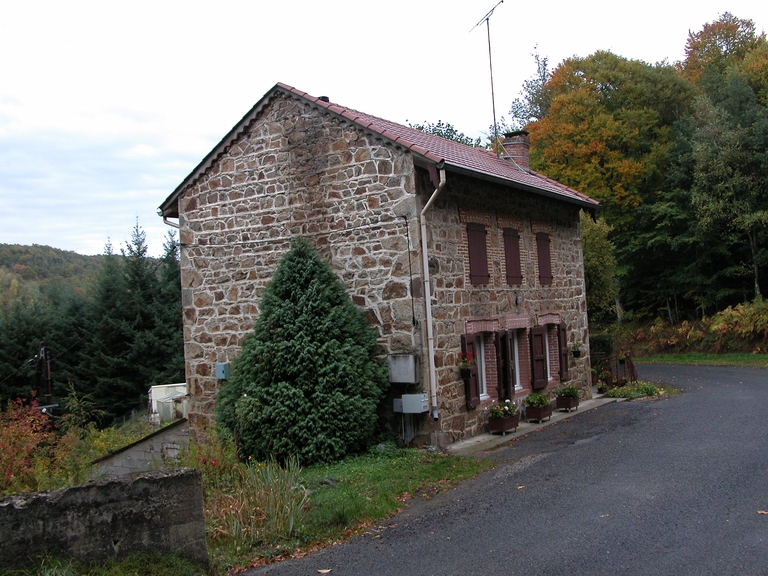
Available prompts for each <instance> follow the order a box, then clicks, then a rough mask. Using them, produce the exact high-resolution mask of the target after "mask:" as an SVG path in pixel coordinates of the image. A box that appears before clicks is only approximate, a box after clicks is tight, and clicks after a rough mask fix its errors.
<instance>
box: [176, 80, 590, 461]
mask: <svg viewBox="0 0 768 576" xmlns="http://www.w3.org/2000/svg"><path fill="white" fill-rule="evenodd" d="M504 146H505V151H506V153H505V154H504V155H502V156H497V155H496V154H495V153H494V152H491V151H488V150H485V149H481V148H472V147H469V146H465V145H463V144H459V143H457V142H453V141H449V140H445V139H443V138H440V137H439V136H435V135H432V134H426V133H423V132H420V131H418V130H414V129H412V128H408V127H405V126H401V125H399V124H396V123H393V122H389V121H387V120H383V119H380V118H376V117H374V116H370V115H368V114H364V113H361V112H357V111H355V110H352V109H349V108H345V107H342V106H339V105H336V104H333V103H331V102H330V101H329V100H328V99H327V98H315V97H312V96H310V95H308V94H306V93H304V92H301V91H299V90H296V89H295V88H292V87H290V86H286V85H284V84H277V85H275V87H273V88H272V89H271V90H270V91H269V92H267V93H266V94H265V95H264V96H263V97H262V98H261V99H260V100H259V101H258V102H257V103H256V105H255V106H254V107H253V108H252V109H251V110H250V111H249V112H248V113H247V114H246V115H245V116H244V117H243V119H242V120H241V121H240V122H239V123H238V124H237V125H236V126H235V127H234V128H233V129H232V130H231V131H230V132H229V134H227V135H226V136H225V137H224V138H223V139H222V141H221V142H220V143H219V144H218V145H217V146H216V147H215V148H214V149H213V150H212V151H211V152H210V153H209V154H208V155H207V156H206V157H205V158H204V159H203V160H202V161H201V163H200V164H199V165H198V166H197V167H196V168H195V169H194V170H193V171H192V173H191V174H190V175H189V176H187V178H186V179H185V180H184V181H183V182H182V183H181V184H180V185H179V186H178V187H177V188H176V190H175V191H174V192H173V193H172V194H171V195H170V196H169V197H168V198H167V199H166V200H165V201H164V202H163V204H162V206H161V213H162V215H163V217H164V219H165V220H166V221H167V222H169V220H168V219H176V218H178V226H179V227H180V241H181V268H182V271H181V274H182V305H183V315H184V340H185V361H186V375H187V386H188V389H189V393H190V406H189V421H190V427H191V433H192V434H193V435H196V434H198V433H199V432H201V431H203V430H204V429H205V427H206V426H208V425H210V424H212V422H213V415H214V405H215V399H216V393H217V391H218V389H219V387H220V385H221V379H220V378H222V377H226V371H225V370H224V369H223V368H222V367H223V366H226V364H227V363H228V362H230V361H231V360H232V359H233V358H234V357H236V356H237V354H238V353H239V352H240V346H241V341H242V339H243V337H244V336H245V335H246V334H247V333H249V332H250V331H251V330H252V328H253V325H254V322H255V319H256V318H257V316H258V314H259V310H258V305H259V302H260V300H261V296H262V294H263V293H264V289H265V286H266V284H267V282H268V281H269V280H270V278H271V276H272V274H273V272H274V270H275V268H276V266H277V263H278V261H279V260H280V258H281V257H282V255H283V254H285V253H286V252H287V251H288V249H289V247H290V244H291V241H292V240H293V239H294V238H295V237H303V238H306V239H307V241H308V242H309V243H310V244H311V245H312V246H314V247H315V248H316V249H317V250H318V251H319V252H320V254H321V255H322V257H323V258H324V259H325V260H326V261H327V262H328V263H329V264H330V265H331V267H332V269H333V270H334V272H335V273H336V274H337V275H338V276H339V277H340V278H341V280H342V281H343V283H344V286H345V288H346V289H347V291H348V293H349V294H350V295H351V297H352V300H353V302H354V303H355V304H356V305H357V306H358V307H359V308H360V309H361V310H362V311H363V312H364V314H365V316H366V318H367V321H368V323H369V324H371V325H372V326H374V327H375V328H376V330H377V332H378V342H379V346H380V349H381V353H382V354H386V355H389V356H390V358H391V359H398V360H402V359H403V358H405V359H406V360H407V361H406V363H405V366H406V369H405V370H400V369H398V370H393V371H391V375H392V379H393V383H392V390H393V391H394V392H395V393H396V396H397V397H398V399H399V397H400V396H401V395H402V394H406V395H409V396H410V395H412V394H414V393H416V394H418V395H419V396H418V397H417V399H419V400H421V398H423V395H424V394H426V400H424V401H423V402H422V401H419V402H417V403H416V404H417V406H418V407H417V409H415V410H413V411H411V412H410V413H409V414H408V416H407V418H406V417H403V418H402V419H401V418H398V417H395V418H393V419H392V424H393V426H395V427H398V428H399V433H401V434H403V435H404V437H405V438H406V439H407V440H410V439H411V437H413V439H414V442H416V443H431V444H434V445H440V446H445V445H447V444H450V443H452V442H455V441H457V440H460V439H462V438H465V437H469V436H473V435H476V434H478V433H481V432H483V431H485V430H487V427H488V423H487V421H488V415H487V410H485V408H488V407H490V406H491V404H493V403H494V402H497V401H499V400H506V399H511V400H513V401H516V402H518V403H519V402H520V401H521V400H522V399H523V398H524V397H525V396H526V395H527V394H529V393H530V392H532V391H544V392H549V391H552V390H554V389H557V388H559V387H560V386H561V385H563V384H564V383H566V382H567V383H569V384H573V385H575V386H577V387H580V388H582V389H583V395H584V396H588V395H589V394H590V390H591V388H590V385H589V381H590V379H589V376H590V373H589V330H588V324H587V310H586V298H585V286H584V271H583V263H582V262H583V253H582V246H581V237H580V230H579V211H580V210H587V211H590V212H594V211H595V210H597V209H599V204H598V203H597V202H596V201H594V200H592V199H591V198H589V197H587V196H585V195H583V194H580V193H579V192H577V191H575V190H573V189H570V188H568V187H566V186H563V185H561V184H559V183H557V182H555V181H553V180H550V179H547V178H546V177H544V176H542V175H540V174H537V173H535V172H533V171H531V170H530V169H529V167H528V162H527V157H528V156H527V152H528V141H527V134H525V133H524V132H520V133H516V134H512V135H509V137H507V138H506V139H505V143H504ZM170 222H171V223H173V222H172V221H170ZM575 343H582V346H581V355H580V356H579V357H578V358H575V357H574V356H573V355H572V354H570V353H569V351H570V350H571V348H572V347H573V345H574V344H575ZM467 353H470V354H471V355H472V356H473V358H475V359H476V361H475V363H474V365H473V366H472V369H471V371H470V374H469V376H468V377H467V378H466V379H463V378H462V377H461V375H460V372H459V363H460V357H461V355H462V354H467ZM409 360H410V361H409ZM394 365H398V366H400V364H398V363H395V364H394ZM410 404H411V402H410V398H409V402H406V401H405V398H403V399H402V400H401V402H400V405H399V406H400V409H403V406H405V405H410ZM419 407H421V408H419ZM424 409H426V410H425V411H422V410H424Z"/></svg>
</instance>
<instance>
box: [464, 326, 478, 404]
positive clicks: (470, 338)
mask: <svg viewBox="0 0 768 576" xmlns="http://www.w3.org/2000/svg"><path fill="white" fill-rule="evenodd" d="M477 336H478V335H477V334H462V335H461V351H462V352H464V354H471V355H472V358H475V359H477V355H476V354H475V350H476V348H475V338H476V337H477ZM479 336H480V337H482V334H479ZM464 396H465V397H466V402H467V410H472V409H474V408H475V407H476V406H478V405H479V404H480V385H479V383H478V381H477V363H475V365H474V366H472V372H471V376H470V377H469V380H465V381H464Z"/></svg>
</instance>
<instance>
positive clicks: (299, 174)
mask: <svg viewBox="0 0 768 576" xmlns="http://www.w3.org/2000/svg"><path fill="white" fill-rule="evenodd" d="M413 190H414V182H413V163H412V160H411V157H410V156H409V155H408V154H405V153H404V152H403V151H402V150H400V149H396V148H395V147H394V146H392V145H389V144H386V143H384V142H383V141H382V140H381V139H377V138H375V137H374V136H373V135H372V134H370V133H366V132H365V131H364V130H362V129H360V128H358V127H355V126H352V125H350V124H348V123H346V122H344V121H341V120H339V119H337V118H336V117H334V116H332V115H330V114H328V113H327V112H325V111H321V110H318V108H316V107H314V108H313V107H312V106H310V105H308V104H306V103H305V102H303V101H299V100H297V99H294V98H292V97H289V96H284V95H278V96H277V97H275V98H274V99H273V100H272V101H271V102H270V103H269V104H268V105H267V106H266V107H265V108H264V110H263V112H262V114H261V115H260V116H259V117H258V118H257V119H256V120H255V121H253V122H252V123H251V124H250V125H249V126H248V128H247V129H246V130H245V132H244V133H243V134H241V136H240V138H239V139H238V140H237V141H236V142H235V143H234V144H233V145H231V146H230V147H229V148H228V149H227V150H226V152H225V153H224V155H223V156H222V157H221V158H219V159H218V161H217V162H215V163H214V164H213V166H212V167H211V168H210V169H209V170H208V171H207V172H206V173H205V174H204V175H202V176H201V177H200V178H199V179H198V180H197V181H196V182H194V183H193V185H192V186H190V187H189V188H188V189H187V190H185V191H184V192H183V194H182V197H181V199H180V202H179V212H180V215H181V218H180V223H181V234H180V240H181V267H182V305H183V314H184V341H185V350H184V352H185V359H186V378H187V384H188V387H189V393H190V407H189V421H190V431H191V435H192V436H193V437H195V435H196V434H197V432H198V431H200V430H203V429H204V428H205V427H206V426H208V425H210V424H211V423H212V418H213V409H214V403H215V395H216V392H217V390H218V387H219V382H218V381H217V380H216V378H215V376H214V365H215V364H216V363H219V362H229V361H231V360H232V359H233V358H234V357H235V356H236V355H237V354H238V353H239V351H240V342H241V340H242V338H243V337H244V336H245V335H246V334H247V333H248V332H249V331H251V329H252V328H253V324H254V320H255V318H256V316H257V314H258V303H259V301H260V299H261V296H262V294H263V291H264V287H265V285H266V284H267V282H268V281H269V280H270V278H271V276H272V273H273V271H274V269H275V267H276V266H277V263H278V261H279V259H280V258H281V256H282V255H283V254H284V253H285V252H286V251H287V250H288V248H289V247H290V242H291V239H292V238H293V237H295V236H303V237H306V238H307V239H308V240H309V242H310V244H312V245H314V246H315V247H316V248H318V250H319V251H320V253H321V254H322V255H323V256H324V257H325V258H327V259H328V260H329V261H330V263H331V266H332V268H333V269H334V270H335V271H336V272H337V274H339V276H340V277H341V278H342V280H343V281H344V283H345V285H346V287H347V290H348V292H349V293H350V294H351V297H352V299H353V301H354V302H355V304H357V305H358V306H359V307H360V308H361V309H362V310H364V311H365V312H366V314H367V316H368V320H369V322H370V323H371V324H372V325H374V326H376V327H377V329H378V330H379V335H380V342H381V344H382V351H387V352H400V353H420V350H421V337H420V332H418V331H416V332H414V329H413V325H412V318H413V313H412V310H413V306H412V300H411V294H410V272H409V271H410V270H411V269H413V270H418V266H419V264H418V253H417V252H412V251H411V250H409V246H408V240H407V235H406V227H409V231H408V232H409V234H410V237H411V239H413V238H417V234H418V225H417V223H416V219H415V218H416V216H417V215H418V212H417V202H416V199H415V197H414V195H413ZM409 258H410V262H409ZM419 308H421V310H423V306H421V307H419ZM419 313H421V312H419Z"/></svg>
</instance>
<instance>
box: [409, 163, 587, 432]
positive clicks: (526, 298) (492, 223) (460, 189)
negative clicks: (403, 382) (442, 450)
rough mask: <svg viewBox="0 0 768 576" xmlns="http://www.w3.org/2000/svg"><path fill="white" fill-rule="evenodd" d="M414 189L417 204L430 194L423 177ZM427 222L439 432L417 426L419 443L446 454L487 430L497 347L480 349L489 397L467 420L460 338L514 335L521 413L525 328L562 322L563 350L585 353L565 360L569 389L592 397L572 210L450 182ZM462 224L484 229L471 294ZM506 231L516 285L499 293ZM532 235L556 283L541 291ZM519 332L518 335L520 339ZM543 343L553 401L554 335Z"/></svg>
mask: <svg viewBox="0 0 768 576" xmlns="http://www.w3.org/2000/svg"><path fill="white" fill-rule="evenodd" d="M417 186H418V188H417V189H418V190H419V191H420V192H421V193H422V194H425V193H428V192H429V189H430V186H431V184H430V183H429V181H428V179H427V177H426V174H425V173H422V172H421V171H418V173H417ZM467 206H473V208H465V207H467ZM428 222H429V226H428V227H429V230H430V234H431V237H430V259H431V268H432V269H431V270H430V275H431V279H432V283H433V287H434V303H433V309H432V314H433V318H434V321H435V334H436V349H437V350H436V365H437V372H438V381H439V382H438V398H439V407H438V408H439V411H440V415H441V418H440V422H439V423H437V424H435V423H431V422H423V423H422V429H421V432H422V434H423V433H425V432H427V430H429V432H430V434H431V442H432V443H435V444H440V445H445V444H448V443H451V442H454V441H456V440H459V439H461V438H463V437H470V436H474V435H476V434H478V433H481V432H483V431H485V430H486V429H487V419H488V415H487V408H488V407H489V406H490V405H491V404H492V403H493V402H494V401H496V400H497V392H496V383H497V378H498V375H497V374H496V359H495V347H494V345H493V340H492V339H488V340H487V341H486V346H485V359H486V367H487V369H486V376H487V382H488V397H487V398H485V399H484V400H483V402H482V403H481V405H480V406H479V407H478V408H477V409H475V410H469V411H468V410H467V409H466V407H465V404H466V400H465V395H464V384H463V382H462V381H461V379H460V378H459V374H458V363H459V353H460V351H461V344H460V338H461V335H462V334H464V333H468V332H478V331H484V330H485V329H487V330H489V331H491V330H492V331H496V330H499V329H505V328H518V330H517V334H518V357H519V358H520V359H521V363H520V382H521V384H522V385H523V388H522V390H519V391H518V392H517V393H516V394H515V399H516V402H517V403H518V404H519V403H520V402H521V401H522V398H523V397H524V396H525V395H527V394H528V393H530V392H531V385H530V380H531V373H530V347H529V344H528V332H529V328H530V327H531V326H534V325H537V324H539V323H541V322H540V320H542V321H547V320H549V319H551V318H559V319H560V320H561V321H562V322H565V324H566V325H567V334H568V343H569V347H570V346H571V345H572V344H573V343H574V342H582V343H584V344H585V346H584V348H583V355H582V357H581V358H578V359H576V358H573V357H572V356H571V355H570V354H569V357H568V358H569V359H568V362H569V372H570V373H569V377H570V378H569V381H568V383H569V384H574V385H577V386H579V387H581V388H582V390H583V395H584V397H589V395H590V394H591V387H590V385H589V381H590V380H589V348H588V341H589V334H588V326H587V309H586V293H585V285H584V269H583V252H582V245H581V234H580V225H579V214H578V209H577V208H575V207H573V206H569V205H567V204H565V203H563V202H557V201H554V200H550V199H547V198H543V197H540V196H533V195H530V194H526V193H523V192H514V191H510V190H509V189H507V188H503V187H500V186H497V185H495V184H492V183H489V182H482V181H478V180H474V179H469V178H466V177H463V176H460V175H456V174H450V173H449V174H448V176H447V184H446V187H445V189H444V191H443V193H442V195H441V196H440V197H439V199H438V200H437V202H436V203H435V206H434V209H433V210H432V211H431V212H429V213H428ZM467 222H476V223H481V224H484V225H485V226H486V230H487V242H486V245H487V250H488V266H489V273H490V281H489V284H488V285H486V286H473V285H472V284H471V283H470V281H469V255H468V250H467V246H468V244H467V237H466V224H467ZM505 227H508V228H515V229H517V230H518V233H519V234H520V238H521V243H520V251H521V253H520V260H521V267H522V276H523V279H522V284H521V285H519V286H509V285H507V283H506V269H505V267H506V262H505V257H504V243H503V228H505ZM537 232H547V233H548V234H549V235H550V240H551V244H550V254H551V262H552V275H553V283H552V285H549V286H542V285H541V283H540V281H539V274H538V257H537V250H536V233H537ZM548 315H551V316H548ZM521 326H523V327H524V328H522V329H519V328H520V327H521ZM548 340H549V345H550V350H551V351H552V353H551V354H550V376H551V378H550V382H549V384H548V386H547V390H548V391H550V392H551V390H553V389H554V388H557V387H559V386H560V385H561V384H562V383H561V382H560V380H559V377H558V374H557V366H558V362H559V361H558V358H557V353H556V350H557V334H556V331H555V330H554V329H550V330H549V331H548Z"/></svg>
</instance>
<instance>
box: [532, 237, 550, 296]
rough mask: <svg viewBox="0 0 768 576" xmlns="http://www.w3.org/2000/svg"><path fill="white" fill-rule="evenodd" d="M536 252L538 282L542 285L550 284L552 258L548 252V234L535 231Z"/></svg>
mask: <svg viewBox="0 0 768 576" xmlns="http://www.w3.org/2000/svg"><path fill="white" fill-rule="evenodd" d="M536 252H537V255H538V257H539V282H541V284H542V285H543V286H546V285H549V284H552V260H551V258H550V254H549V234H547V233H546V232H537V233H536Z"/></svg>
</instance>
